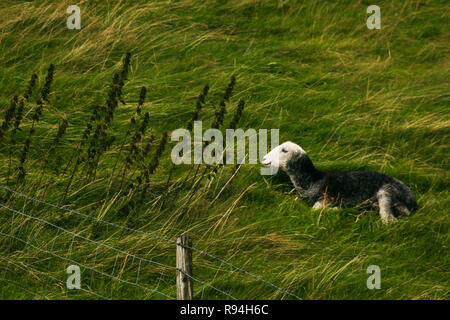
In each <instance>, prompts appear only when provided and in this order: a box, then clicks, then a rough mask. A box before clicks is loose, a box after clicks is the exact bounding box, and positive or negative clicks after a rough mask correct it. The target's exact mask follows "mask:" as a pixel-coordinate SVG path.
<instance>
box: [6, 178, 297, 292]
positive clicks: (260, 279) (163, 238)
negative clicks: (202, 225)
mask: <svg viewBox="0 0 450 320" xmlns="http://www.w3.org/2000/svg"><path fill="white" fill-rule="evenodd" d="M0 189H4V190H6V191H9V192H11V193H14V194H16V195H18V196H20V197H23V198H25V199H28V200H31V201H35V202H38V203H41V204H44V205H48V206H51V207H53V208H56V209H59V210H63V211H66V212H70V213H74V214H77V215H80V216H83V217H85V218H88V219H91V220H95V221H98V222H101V223H104V224H108V225H111V226H113V227H116V228H119V229H123V230H127V231H129V232H135V233H139V234H142V235H146V236H149V237H152V238H155V239H159V240H164V241H166V242H169V243H172V244H175V245H179V246H181V247H183V248H187V249H191V250H193V251H196V252H198V253H199V254H202V255H204V256H207V257H209V258H211V259H214V260H216V261H219V262H221V263H223V264H226V265H228V266H229V267H231V268H233V269H235V270H237V271H239V272H242V273H244V274H246V275H248V276H250V277H252V278H254V279H256V280H258V281H261V282H263V283H265V284H267V285H269V286H271V287H272V288H275V289H277V290H278V291H280V292H283V293H285V294H287V295H290V296H291V297H294V298H296V299H298V300H301V298H300V297H299V296H297V295H295V294H293V293H291V292H289V291H287V290H286V289H284V288H282V287H279V286H277V285H275V284H273V283H272V282H270V281H268V280H265V279H263V278H262V277H260V276H258V275H256V274H253V273H251V272H249V271H247V270H244V269H242V268H240V267H238V266H236V265H234V264H232V263H230V262H228V261H226V260H223V259H221V258H218V257H216V256H214V255H212V254H210V253H208V252H206V251H203V250H201V249H197V248H194V247H191V246H187V245H184V244H181V243H179V242H177V241H175V240H172V239H169V238H166V237H162V236H159V235H155V234H152V233H148V232H145V231H142V230H136V229H132V228H129V227H126V226H123V225H120V224H116V223H114V222H110V221H106V220H102V219H100V218H97V217H93V216H90V215H88V214H85V213H82V212H79V211H76V210H72V209H69V208H63V207H60V206H57V205H55V204H53V203H49V202H46V201H43V200H40V199H36V198H33V197H30V196H27V195H26V194H23V193H21V192H18V191H16V190H14V189H11V188H9V187H6V186H4V185H1V184H0Z"/></svg>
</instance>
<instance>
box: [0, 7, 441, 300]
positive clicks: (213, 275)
mask: <svg viewBox="0 0 450 320" xmlns="http://www.w3.org/2000/svg"><path fill="white" fill-rule="evenodd" d="M71 4H72V3H70V2H69V1H34V2H26V1H4V2H2V3H1V4H0V16H1V17H2V19H0V29H1V30H2V33H1V34H0V79H1V86H0V104H1V105H2V106H3V107H2V109H1V110H0V119H2V120H3V119H4V120H7V119H8V125H7V126H6V125H5V130H3V129H2V139H1V140H0V157H1V159H2V161H1V162H0V183H1V184H3V185H4V184H8V185H9V186H10V187H12V188H14V189H16V190H18V191H20V192H23V193H25V194H28V195H33V196H36V197H41V196H42V197H43V198H45V200H46V201H48V202H51V203H59V204H61V205H64V206H66V207H67V208H73V209H77V210H79V211H81V212H84V213H87V214H90V215H92V216H95V217H98V218H100V219H104V220H106V221H110V222H114V223H117V224H121V225H128V226H130V227H132V228H137V229H141V230H144V231H146V232H151V233H156V234H160V235H164V236H167V237H169V238H174V237H175V236H176V235H177V234H180V233H185V232H186V233H190V234H191V235H192V237H193V241H194V243H193V245H194V247H198V248H200V249H203V250H205V251H207V252H209V253H211V254H214V255H216V256H219V257H221V258H223V259H226V260H228V261H231V262H232V263H234V264H236V265H239V266H241V267H243V268H244V269H246V270H249V271H251V272H252V273H255V274H258V275H261V276H262V277H263V278H265V279H267V280H269V281H271V282H274V283H276V284H278V285H280V286H282V287H285V288H286V289H287V290H289V291H292V292H293V293H295V294H297V295H298V296H300V297H302V298H304V299H355V298H358V299H448V298H449V295H448V292H449V282H448V278H449V274H448V250H447V247H448V227H449V214H448V213H449V210H448V207H449V204H450V203H449V193H448V180H449V174H448V172H449V170H448V169H449V165H448V140H449V124H450V121H449V113H448V105H449V95H448V64H449V59H448V57H449V56H448V48H447V47H448V40H449V34H448V31H447V29H448V28H447V27H446V21H447V19H448V17H447V12H448V10H447V9H448V8H447V7H446V4H445V3H444V2H442V1H437V0H428V1H413V0H408V1H404V2H402V3H399V2H390V1H381V2H379V3H377V5H379V6H380V8H381V10H382V15H381V16H382V28H381V30H368V29H367V27H366V24H365V19H366V17H367V15H366V8H367V6H368V5H369V3H365V2H361V1H359V2H358V1H339V2H336V1H322V2H320V1H309V0H308V1H289V2H283V1H262V2H261V1H241V0H236V1H230V2H217V1H204V2H202V3H198V2H193V1H189V0H187V1H179V2H166V1H162V2H157V1H150V2H148V1H140V0H139V1H128V0H126V1H121V2H117V3H114V4H112V3H110V4H107V3H101V2H92V1H89V2H88V1H81V2H80V3H79V4H78V5H79V6H80V7H81V12H82V29H81V30H79V31H76V30H68V29H66V28H65V24H64V21H65V19H66V18H67V16H66V14H65V9H66V8H67V6H69V5H71ZM130 52H132V55H131V54H130ZM48 61H51V62H52V64H53V67H51V68H48V67H49V64H48ZM34 74H36V76H34ZM30 75H31V78H30ZM28 79H30V80H28ZM111 79H112V80H111ZM205 83H208V86H207V87H206V86H205ZM143 87H145V88H148V89H146V90H145V91H143V89H142V88H143ZM36 88H41V89H40V90H36ZM224 88H226V89H225V92H224ZM20 92H24V94H23V95H22V96H20V94H19V93H20ZM199 92H201V93H202V94H201V95H200V97H199V96H198V94H199ZM16 95H17V96H18V97H17V100H16V102H15V105H14V110H15V111H14V113H13V112H12V111H8V110H11V108H12V105H11V97H14V96H16ZM34 101H38V103H36V104H35V103H32V102H34ZM243 101H245V108H244V102H243ZM193 107H195V109H194V112H193V111H192V109H193ZM147 114H148V117H147V116H146V115H147ZM11 115H13V116H12V117H11ZM64 119H66V120H67V121H68V123H70V126H68V127H67V130H66V131H65V134H64V138H62V139H58V141H57V146H56V144H55V132H56V135H57V133H58V126H59V125H60V124H62V123H63V120H64ZM130 119H134V122H132V120H130ZM145 119H147V120H145ZM144 120H145V128H143V124H144ZM195 120H202V121H203V124H204V130H206V129H208V128H209V127H216V128H220V129H225V128H226V126H229V127H236V128H238V127H240V128H243V129H246V128H254V129H262V128H266V129H271V128H278V129H280V139H281V140H282V141H284V140H291V141H293V142H296V143H298V144H300V145H301V146H302V147H303V148H304V149H305V150H306V151H307V152H308V153H309V155H310V157H311V159H312V160H313V162H314V163H315V164H316V166H317V167H319V168H320V169H324V170H337V169H339V170H377V171H380V172H384V173H386V174H389V175H391V176H393V177H395V178H397V179H400V180H402V181H404V182H405V183H406V184H407V185H408V186H410V187H411V189H412V190H413V191H414V193H415V194H416V196H417V199H418V203H419V211H418V212H417V213H416V214H415V215H413V216H411V217H409V218H407V219H402V220H400V221H399V222H397V223H395V224H393V225H390V226H387V227H386V226H383V225H382V224H381V223H380V221H379V220H380V219H379V217H378V215H377V213H376V212H375V211H368V212H366V211H359V210H356V209H341V210H336V211H327V210H323V211H314V210H312V209H311V208H310V207H308V206H307V205H306V204H305V203H303V202H302V201H301V200H299V199H297V197H296V195H295V192H294V191H293V188H292V186H291V184H290V182H289V180H288V178H287V177H286V176H285V175H284V174H282V173H279V174H278V175H276V176H274V177H266V176H261V175H260V174H259V166H255V165H247V164H243V165H241V166H240V167H239V174H236V172H237V171H236V170H237V168H236V167H235V166H227V165H224V166H221V167H220V168H219V167H217V166H206V165H200V166H196V167H194V166H188V165H180V166H173V165H172V163H171V161H170V150H171V147H172V144H171V142H170V139H169V137H170V133H171V131H172V130H175V129H177V128H180V127H189V129H192V124H193V121H195ZM3 123H4V122H2V124H3ZM141 128H143V130H141ZM136 134H138V135H136ZM130 138H131V141H130ZM282 141H281V142H282ZM133 143H134V144H133ZM52 148H54V150H53V149H52ZM47 151H48V154H49V158H48V163H49V164H50V163H52V165H46V163H47V160H46V159H47V158H46V157H44V156H43V155H45V154H47ZM50 151H51V152H50ZM124 151H125V152H124ZM51 154H52V155H51ZM128 156H129V157H130V163H129V164H127V163H126V161H127V160H126V159H127V157H128ZM53 166H55V167H57V168H56V169H57V170H58V171H57V172H58V173H56V172H55V170H54V168H53ZM116 166H117V168H116ZM124 166H125V167H126V168H127V169H126V174H125V175H123V174H117V172H121V173H122V172H123V168H124ZM43 174H45V176H43ZM12 177H14V179H12ZM42 177H44V178H45V181H48V183H46V184H45V188H44V189H42V186H41V185H40V184H41V183H40V181H41V179H42ZM122 180H123V185H122V187H120V186H121V184H122V182H121V181H122ZM19 181H22V183H19ZM0 197H1V203H2V204H5V205H8V206H10V207H12V208H15V209H16V210H21V211H23V212H25V213H27V214H30V215H33V216H36V217H39V218H41V219H45V220H48V221H51V222H52V223H54V224H56V225H59V226H61V227H64V228H66V229H70V230H72V231H73V232H76V233H79V234H83V235H85V236H87V237H89V238H90V239H95V240H96V241H101V242H102V243H107V244H109V245H111V246H113V247H117V248H121V249H122V250H124V251H127V252H130V253H132V254H135V255H140V256H144V257H147V258H151V259H154V260H156V261H160V262H164V263H167V264H171V265H174V258H175V249H174V248H173V246H170V245H169V244H165V243H162V242H159V241H155V240H154V239H149V238H146V237H142V236H141V235H139V234H135V233H119V232H117V230H114V229H111V228H107V227H105V226H104V225H102V224H99V223H92V221H87V220H83V219H81V218H79V217H75V216H74V215H72V214H69V213H64V212H60V211H58V210H54V209H49V208H47V207H44V206H42V205H38V204H35V203H30V202H29V201H25V200H24V199H22V198H20V197H17V196H12V195H11V194H7V193H5V192H2V193H1V194H0ZM0 211H1V214H0V231H2V232H4V233H9V232H12V234H14V235H15V236H17V237H20V238H22V239H25V240H27V241H31V242H32V243H34V244H35V245H37V246H38V247H39V246H42V248H47V249H49V250H50V249H52V250H53V251H54V252H57V253H59V254H61V255H64V257H68V256H69V254H70V257H71V258H73V259H74V260H76V261H80V262H81V263H83V264H88V265H90V266H94V267H95V268H96V269H101V270H103V271H104V272H114V273H115V274H118V275H120V276H121V277H123V278H124V279H128V280H130V281H135V280H136V278H135V277H136V274H137V271H138V269H139V266H138V264H137V263H135V262H133V261H132V259H131V258H130V257H129V256H126V255H123V256H121V255H118V256H116V255H114V254H111V252H110V251H108V250H106V249H98V248H96V247H95V246H94V245H92V244H90V243H89V242H86V241H73V240H72V238H71V237H69V236H68V235H65V234H58V233H57V231H56V230H54V229H52V228H48V227H43V226H42V225H40V224H39V223H33V222H31V221H29V220H27V219H22V218H20V217H18V216H14V217H13V218H12V217H11V215H9V214H8V213H7V212H6V211H5V210H4V209H1V210H0ZM11 221H13V223H12V224H11ZM68 248H69V249H70V250H68ZM0 254H2V255H6V256H9V257H12V258H14V260H16V261H19V262H20V263H25V264H29V265H32V266H33V267H34V268H37V269H39V270H41V271H49V272H51V274H52V275H54V276H56V277H59V278H61V279H63V280H65V279H66V278H65V277H66V274H65V268H66V267H67V265H66V263H65V262H64V260H62V259H58V258H55V257H53V258H50V257H49V256H47V255H45V254H43V253H42V252H41V253H40V252H39V250H36V249H33V248H32V247H30V246H26V245H24V243H23V242H20V241H15V240H11V239H10V238H8V239H7V238H4V237H0ZM0 261H1V263H0V276H3V275H5V278H6V279H7V280H9V281H13V282H15V283H17V284H19V285H21V286H24V287H26V288H28V289H30V290H31V291H34V292H37V293H40V294H43V295H46V296H48V297H50V298H54V299H65V298H81V299H87V298H92V296H89V295H88V294H86V293H84V292H81V291H78V292H69V293H67V292H66V290H65V289H64V288H61V287H60V286H58V285H57V284H56V283H54V282H52V281H50V280H49V279H48V278H46V277H45V276H44V275H42V274H38V273H33V274H30V273H29V272H25V271H24V269H23V268H22V267H21V265H20V264H19V265H17V264H12V263H6V262H5V261H4V260H2V259H0ZM371 264H376V265H379V266H380V268H381V279H382V284H381V287H382V289H381V290H368V289H367V287H366V279H367V277H368V276H369V275H368V274H367V273H366V269H367V267H368V266H369V265H371ZM139 272H140V278H139V282H140V283H141V282H142V283H146V284H149V285H155V286H156V285H157V284H159V289H160V290H162V291H163V292H165V293H167V294H173V293H174V292H175V282H174V279H175V276H174V274H173V273H171V272H170V271H168V270H164V269H163V268H159V267H151V266H142V269H140V271H139ZM194 276H197V277H198V278H201V279H202V280H204V281H207V282H208V283H211V284H213V285H214V286H216V287H218V288H220V289H222V290H224V291H226V292H230V293H232V294H233V295H234V296H237V297H239V298H247V299H255V298H268V299H278V298H286V296H284V295H283V294H282V293H280V292H277V291H276V290H273V288H271V287H268V286H266V285H264V284H263V283H261V282H258V281H254V280H253V279H251V278H248V277H246V276H245V275H242V274H240V273H239V272H235V271H232V270H229V269H228V268H227V267H226V266H225V265H222V264H220V263H217V262H216V261H211V260H210V259H208V258H207V257H205V256H202V255H199V254H194ZM82 285H83V286H84V287H86V288H90V289H92V290H93V291H95V292H99V293H102V294H107V295H109V294H110V293H113V298H142V299H149V298H155V299H158V298H161V297H160V296H157V295H150V294H148V293H145V292H143V291H141V290H136V289H135V288H134V287H129V286H126V285H123V284H122V285H121V284H120V283H115V282H110V281H108V279H103V278H102V277H101V276H99V275H98V274H91V272H89V271H87V270H83V278H82ZM1 286H2V289H1V292H2V296H3V297H4V298H12V299H16V298H32V297H33V296H30V295H29V294H27V293H24V292H23V291H21V290H19V289H17V288H16V287H14V286H13V285H10V284H7V283H5V282H1ZM194 290H195V291H194V296H195V298H197V299H200V298H205V299H210V298H223V296H220V295H218V294H217V292H214V291H213V290H210V289H208V288H205V289H204V288H202V287H201V286H196V287H195V288H194Z"/></svg>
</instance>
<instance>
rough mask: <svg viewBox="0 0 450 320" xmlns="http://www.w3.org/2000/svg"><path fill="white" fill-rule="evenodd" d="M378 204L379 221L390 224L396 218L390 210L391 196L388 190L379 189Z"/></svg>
mask: <svg viewBox="0 0 450 320" xmlns="http://www.w3.org/2000/svg"><path fill="white" fill-rule="evenodd" d="M377 198H378V205H379V207H380V216H381V222H383V223H384V224H390V223H392V222H394V221H397V219H396V218H395V217H394V215H393V212H392V198H391V195H390V194H389V192H388V191H386V190H385V189H381V190H380V191H378V193H377Z"/></svg>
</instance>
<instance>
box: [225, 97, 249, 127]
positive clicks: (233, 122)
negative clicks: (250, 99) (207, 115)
mask: <svg viewBox="0 0 450 320" xmlns="http://www.w3.org/2000/svg"><path fill="white" fill-rule="evenodd" d="M244 106H245V101H244V100H242V99H241V100H239V103H238V106H237V109H236V113H235V114H234V116H233V119H232V120H231V122H230V124H229V125H228V128H227V129H236V127H237V125H238V124H239V120H240V119H241V117H242V112H243V111H244Z"/></svg>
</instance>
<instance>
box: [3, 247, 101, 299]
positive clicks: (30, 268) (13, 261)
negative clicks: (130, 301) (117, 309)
mask: <svg viewBox="0 0 450 320" xmlns="http://www.w3.org/2000/svg"><path fill="white" fill-rule="evenodd" d="M0 258H2V259H5V260H7V261H8V262H11V263H14V264H18V265H21V266H22V267H24V268H26V269H29V270H31V271H33V272H36V273H40V274H43V275H45V276H47V277H48V278H50V279H52V280H55V281H58V282H60V283H63V284H66V283H65V282H64V281H63V280H61V279H58V278H56V277H54V276H52V275H51V274H49V273H48V272H44V271H41V270H38V269H36V268H33V267H32V266H30V265H27V264H25V263H23V262H19V261H17V260H14V259H11V258H9V257H6V256H4V255H2V254H0ZM2 280H4V281H8V282H9V283H12V282H11V281H9V280H7V279H2ZM79 289H80V290H82V291H84V292H87V293H90V294H93V295H96V296H97V297H99V298H103V299H106V300H108V298H107V297H105V296H102V295H101V294H98V293H95V292H93V291H90V290H87V289H84V288H81V287H80V288H79ZM30 293H33V294H35V295H37V296H40V297H41V298H45V299H48V297H47V296H45V295H41V294H39V293H37V292H33V291H30Z"/></svg>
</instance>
